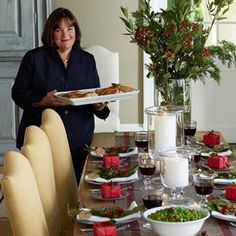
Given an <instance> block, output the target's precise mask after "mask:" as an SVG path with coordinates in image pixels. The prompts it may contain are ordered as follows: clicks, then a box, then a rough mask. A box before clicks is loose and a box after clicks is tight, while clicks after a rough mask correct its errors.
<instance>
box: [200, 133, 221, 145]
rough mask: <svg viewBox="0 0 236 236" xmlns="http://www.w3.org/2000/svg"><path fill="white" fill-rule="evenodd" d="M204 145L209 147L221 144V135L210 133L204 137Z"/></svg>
mask: <svg viewBox="0 0 236 236" xmlns="http://www.w3.org/2000/svg"><path fill="white" fill-rule="evenodd" d="M203 143H204V144H206V145H208V146H214V145H219V144H220V135H219V134H217V133H215V132H214V131H210V132H208V133H207V134H204V135H203Z"/></svg>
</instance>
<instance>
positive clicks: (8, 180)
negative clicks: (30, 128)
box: [0, 151, 50, 236]
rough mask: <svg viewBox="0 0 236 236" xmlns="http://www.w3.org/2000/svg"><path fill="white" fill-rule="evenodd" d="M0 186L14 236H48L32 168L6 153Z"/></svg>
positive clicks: (20, 156)
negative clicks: (0, 184)
mask: <svg viewBox="0 0 236 236" xmlns="http://www.w3.org/2000/svg"><path fill="white" fill-rule="evenodd" d="M1 182H2V188H3V191H4V199H5V204H6V207H7V209H8V215H9V219H10V223H11V228H12V232H13V234H14V235H15V236H32V235H34V236H49V235H50V234H49V231H48V226H47V222H46V218H45V215H44V211H43V207H42V204H41V200H40V195H39V191H38V187H37V184H36V180H35V177H34V173H33V171H32V167H31V165H30V163H29V161H28V160H27V159H26V158H25V157H24V156H23V155H22V154H21V153H19V152H16V151H9V152H7V153H5V155H4V177H3V179H2V180H1ZM0 230H1V229H0Z"/></svg>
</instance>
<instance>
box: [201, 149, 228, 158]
mask: <svg viewBox="0 0 236 236" xmlns="http://www.w3.org/2000/svg"><path fill="white" fill-rule="evenodd" d="M212 153H213V152H208V153H204V152H202V153H201V156H204V157H209V156H210V155H211V154H212ZM217 155H218V156H231V155H232V151H231V150H227V151H224V152H218V153H217Z"/></svg>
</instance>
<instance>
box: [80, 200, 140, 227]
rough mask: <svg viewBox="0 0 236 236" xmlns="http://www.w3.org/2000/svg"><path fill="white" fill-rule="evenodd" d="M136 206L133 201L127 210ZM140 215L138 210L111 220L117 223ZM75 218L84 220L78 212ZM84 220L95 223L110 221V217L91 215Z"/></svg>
mask: <svg viewBox="0 0 236 236" xmlns="http://www.w3.org/2000/svg"><path fill="white" fill-rule="evenodd" d="M136 206H137V204H136V202H135V201H133V202H132V203H131V204H130V206H129V208H128V210H132V209H134V208H135V207H136ZM82 210H87V211H90V209H88V208H82ZM140 217H141V214H140V211H139V212H136V213H133V214H131V215H127V216H124V217H120V218H113V219H112V220H115V221H116V222H118V223H119V222H126V221H129V220H131V219H136V218H140ZM76 219H77V220H78V221H84V220H82V219H80V217H79V214H78V215H77V216H76ZM86 221H88V222H91V223H96V222H103V221H110V218H108V217H100V216H94V215H92V216H91V217H89V218H88V219H86Z"/></svg>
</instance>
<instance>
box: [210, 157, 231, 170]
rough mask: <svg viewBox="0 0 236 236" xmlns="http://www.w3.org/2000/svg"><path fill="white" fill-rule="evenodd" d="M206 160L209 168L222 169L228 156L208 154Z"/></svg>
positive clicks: (226, 164) (226, 163)
mask: <svg viewBox="0 0 236 236" xmlns="http://www.w3.org/2000/svg"><path fill="white" fill-rule="evenodd" d="M207 162H208V167H209V168H215V169H223V168H227V167H228V158H227V157H224V156H210V157H208V160H207Z"/></svg>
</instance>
